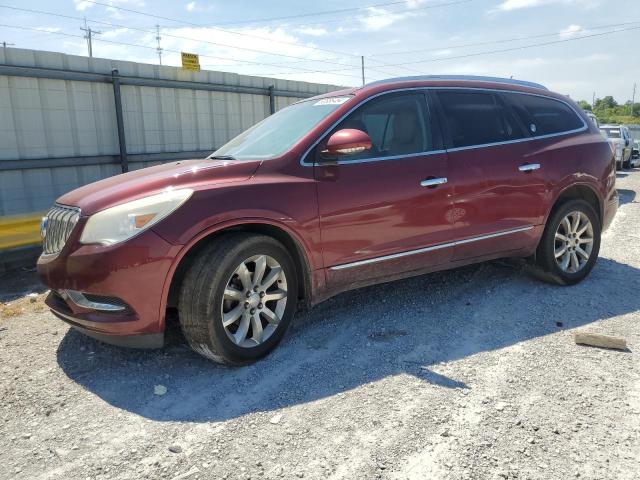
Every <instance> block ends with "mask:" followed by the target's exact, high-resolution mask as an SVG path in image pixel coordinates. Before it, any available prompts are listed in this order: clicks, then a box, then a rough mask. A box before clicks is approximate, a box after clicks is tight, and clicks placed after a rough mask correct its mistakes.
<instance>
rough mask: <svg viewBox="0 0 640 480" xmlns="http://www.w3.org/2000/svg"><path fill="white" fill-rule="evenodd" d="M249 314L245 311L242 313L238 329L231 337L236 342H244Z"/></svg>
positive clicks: (247, 329)
mask: <svg viewBox="0 0 640 480" xmlns="http://www.w3.org/2000/svg"><path fill="white" fill-rule="evenodd" d="M249 323H250V320H249V314H248V313H245V314H244V315H242V320H240V325H238V330H237V331H236V333H234V334H233V339H234V340H235V342H236V344H238V345H240V344H241V343H242V342H244V340H245V338H247V332H248V331H249Z"/></svg>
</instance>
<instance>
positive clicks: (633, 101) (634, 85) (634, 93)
mask: <svg viewBox="0 0 640 480" xmlns="http://www.w3.org/2000/svg"><path fill="white" fill-rule="evenodd" d="M634 103H636V82H633V95H632V96H631V116H633V104H634Z"/></svg>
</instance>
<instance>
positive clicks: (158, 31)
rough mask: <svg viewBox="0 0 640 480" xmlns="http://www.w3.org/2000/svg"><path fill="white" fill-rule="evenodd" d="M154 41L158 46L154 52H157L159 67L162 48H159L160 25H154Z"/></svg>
mask: <svg viewBox="0 0 640 480" xmlns="http://www.w3.org/2000/svg"><path fill="white" fill-rule="evenodd" d="M156 40H157V42H158V46H157V47H156V50H157V51H158V61H159V62H160V65H162V47H160V25H158V24H156Z"/></svg>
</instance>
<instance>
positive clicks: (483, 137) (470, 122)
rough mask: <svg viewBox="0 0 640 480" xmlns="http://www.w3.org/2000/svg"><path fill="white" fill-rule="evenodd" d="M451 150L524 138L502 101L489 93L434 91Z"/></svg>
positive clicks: (524, 135)
mask: <svg viewBox="0 0 640 480" xmlns="http://www.w3.org/2000/svg"><path fill="white" fill-rule="evenodd" d="M437 95H438V99H439V101H440V105H441V107H442V113H443V116H444V122H445V124H446V126H447V130H448V131H449V137H450V139H451V144H452V147H454V148H459V147H469V146H474V145H485V144H490V143H499V142H505V141H508V140H517V139H520V138H525V137H526V136H527V135H526V134H525V133H524V132H523V130H522V129H521V128H520V125H518V123H517V121H516V120H515V118H513V116H512V115H511V113H510V112H509V110H508V109H507V108H506V107H505V105H504V104H503V103H502V101H501V100H500V99H499V98H498V97H497V96H496V95H495V94H493V93H491V92H472V91H457V90H452V91H446V90H441V91H438V92H437Z"/></svg>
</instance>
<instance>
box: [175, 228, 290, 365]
mask: <svg viewBox="0 0 640 480" xmlns="http://www.w3.org/2000/svg"><path fill="white" fill-rule="evenodd" d="M297 299H298V285H297V276H296V271H295V266H294V263H293V260H292V259H291V256H290V255H289V253H288V252H287V250H286V249H285V248H284V247H283V246H282V244H280V243H279V242H278V241H276V240H274V239H273V238H271V237H267V236H263V235H251V234H243V233H237V234H229V235H226V236H224V237H222V238H220V239H219V240H217V241H215V242H213V243H211V244H210V245H209V246H208V247H206V248H205V249H204V250H203V251H202V252H201V253H200V254H199V255H198V257H197V258H196V259H195V261H194V262H193V264H192V265H191V267H190V269H189V270H188V272H187V274H186V276H185V278H184V281H183V283H182V288H181V291H180V299H179V303H178V312H179V318H180V325H181V327H182V331H183V333H184V336H185V337H186V339H187V341H188V342H189V345H190V346H191V348H193V349H194V350H195V351H196V352H198V353H200V354H201V355H203V356H205V357H207V358H209V359H211V360H214V361H216V362H220V363H226V364H236V365H237V364H243V363H248V362H251V361H254V360H257V359H258V358H260V357H263V356H264V355H266V354H267V353H269V352H270V351H271V350H273V348H275V346H276V345H277V344H278V343H279V342H280V340H281V339H282V337H283V335H284V333H285V331H286V329H287V327H288V326H289V323H290V322H291V319H292V317H293V315H294V313H295V309H296V303H297Z"/></svg>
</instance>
